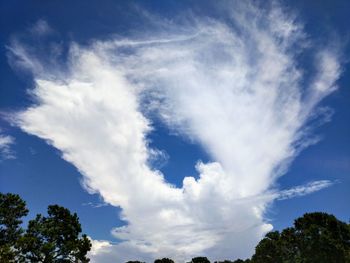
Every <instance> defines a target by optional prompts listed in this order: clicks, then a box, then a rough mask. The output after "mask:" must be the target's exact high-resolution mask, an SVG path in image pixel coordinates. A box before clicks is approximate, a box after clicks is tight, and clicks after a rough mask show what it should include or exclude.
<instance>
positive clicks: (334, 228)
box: [252, 212, 350, 263]
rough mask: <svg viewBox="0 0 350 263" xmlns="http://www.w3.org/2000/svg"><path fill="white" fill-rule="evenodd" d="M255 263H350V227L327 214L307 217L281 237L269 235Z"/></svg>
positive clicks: (259, 245)
mask: <svg viewBox="0 0 350 263" xmlns="http://www.w3.org/2000/svg"><path fill="white" fill-rule="evenodd" d="M252 262H254V263H260V262H261V263H262V262H264V263H268V262H271V263H272V262H285V263H292V262H293V263H294V262H295V263H316V262H327V263H346V262H350V225H348V224H346V223H344V222H341V221H339V220H338V219H336V218H335V217H334V216H333V215H329V214H326V213H320V212H316V213H309V214H305V215H304V216H303V217H300V218H298V219H296V220H295V221H294V227H290V228H286V229H284V230H283V231H282V233H281V234H280V233H279V232H278V231H275V232H270V233H268V234H266V236H265V238H264V239H263V240H261V241H260V242H259V244H258V245H257V246H256V249H255V254H254V255H253V257H252Z"/></svg>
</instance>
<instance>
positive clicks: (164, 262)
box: [154, 258, 175, 263]
mask: <svg viewBox="0 0 350 263" xmlns="http://www.w3.org/2000/svg"><path fill="white" fill-rule="evenodd" d="M154 263H175V262H174V261H173V260H172V259H170V258H162V259H156V260H155V261H154Z"/></svg>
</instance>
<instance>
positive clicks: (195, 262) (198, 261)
mask: <svg viewBox="0 0 350 263" xmlns="http://www.w3.org/2000/svg"><path fill="white" fill-rule="evenodd" d="M191 263H210V261H209V259H207V258H206V257H196V258H192V260H191Z"/></svg>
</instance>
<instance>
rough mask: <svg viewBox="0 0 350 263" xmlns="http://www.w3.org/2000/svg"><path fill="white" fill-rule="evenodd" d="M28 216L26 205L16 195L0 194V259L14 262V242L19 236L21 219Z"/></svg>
mask: <svg viewBox="0 0 350 263" xmlns="http://www.w3.org/2000/svg"><path fill="white" fill-rule="evenodd" d="M27 214H28V209H27V208H26V203H25V202H24V201H23V200H22V199H21V198H20V197H19V195H16V194H10V193H8V194H3V193H0V259H1V262H16V259H17V257H18V253H19V252H18V250H17V249H16V242H17V240H18V239H19V237H20V236H21V234H22V232H23V229H22V228H21V226H20V225H21V224H22V219H21V218H22V217H23V216H26V215H27Z"/></svg>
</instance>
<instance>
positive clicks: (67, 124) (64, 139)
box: [10, 2, 341, 262]
mask: <svg viewBox="0 0 350 263" xmlns="http://www.w3.org/2000/svg"><path fill="white" fill-rule="evenodd" d="M228 8H229V12H230V15H229V18H227V19H228V20H225V21H223V20H220V19H219V18H218V19H203V18H200V17H196V18H193V17H192V20H190V21H192V22H193V23H192V22H189V23H188V24H186V25H182V26H181V28H178V27H177V26H176V25H174V24H172V23H170V24H167V26H168V27H167V30H162V29H159V28H162V27H158V28H157V30H158V31H157V32H152V31H151V32H152V34H148V35H152V37H145V35H147V34H145V33H144V32H143V33H142V34H140V35H138V34H136V36H134V37H129V38H127V39H120V38H116V39H111V40H107V41H95V42H93V43H92V44H91V45H90V46H88V47H86V46H85V47H83V46H79V45H78V44H73V45H72V47H71V49H70V56H69V59H68V62H67V66H68V70H64V71H61V70H60V69H61V68H62V67H61V66H58V67H57V68H54V69H53V67H52V65H50V66H49V67H45V65H42V62H41V61H40V60H38V59H37V58H36V57H35V54H33V53H30V52H27V51H26V49H25V48H24V46H23V45H21V44H20V43H19V42H14V44H13V45H12V46H11V47H10V53H11V55H10V57H11V58H12V61H13V63H15V64H16V65H20V66H22V67H23V66H24V67H25V68H27V69H30V70H32V72H33V74H34V80H35V87H34V89H33V90H32V95H33V98H34V99H35V100H36V104H35V105H33V106H31V107H29V108H27V109H25V110H24V111H23V112H20V113H18V114H17V115H16V123H17V125H19V126H20V127H21V128H22V129H23V130H24V131H25V132H27V133H30V134H34V135H36V136H38V137H40V138H42V139H44V140H46V141H47V142H48V143H49V144H51V145H53V146H54V147H55V148H57V149H59V150H60V151H61V152H62V157H63V158H64V159H65V160H66V161H68V162H70V163H72V164H73V165H75V166H76V167H77V168H78V169H79V171H80V172H81V174H82V175H83V178H84V181H83V182H84V187H85V188H86V189H87V190H88V191H89V192H91V193H99V194H100V195H101V197H102V198H103V200H104V202H106V203H109V204H111V205H114V206H120V207H121V208H122V214H121V218H122V219H123V220H125V221H126V222H127V225H125V226H122V227H117V228H115V229H114V230H113V235H114V236H115V237H117V238H118V239H120V240H121V242H120V243H118V244H110V243H106V241H97V240H96V241H94V243H95V244H96V246H95V249H94V250H93V251H92V252H91V256H92V259H93V261H95V262H112V261H115V260H116V259H115V258H114V256H118V258H119V259H117V260H129V259H133V258H135V257H136V256H138V257H139V258H140V259H142V258H143V259H152V258H155V257H162V256H167V257H173V258H175V259H178V260H186V259H189V258H190V257H192V256H195V255H199V254H202V255H203V254H204V255H206V256H209V257H210V258H213V259H224V258H233V257H235V258H236V257H246V256H249V255H250V253H252V250H253V248H254V246H255V244H256V243H257V241H258V240H259V239H260V238H261V237H262V235H263V234H264V233H266V232H267V231H269V230H271V229H272V226H271V225H270V224H268V223H267V222H266V221H265V220H264V213H265V211H266V208H267V207H268V206H269V205H270V204H271V203H272V202H273V201H274V200H276V199H285V198H290V197H293V196H301V195H304V194H307V193H311V192H314V191H316V190H320V189H322V188H324V187H327V186H329V185H330V184H331V183H330V182H328V181H319V182H312V183H310V184H308V185H306V186H301V187H299V188H298V187H297V188H295V189H291V190H286V191H282V192H280V193H279V194H276V195H274V194H272V195H271V194H269V193H271V190H272V189H273V188H274V185H275V183H276V180H277V179H278V178H279V177H280V176H282V175H283V174H284V173H285V172H286V171H287V168H288V164H289V163H290V162H291V161H292V160H293V159H294V158H295V157H296V156H297V154H298V152H299V151H300V150H301V149H302V148H303V147H305V146H306V145H308V144H310V143H311V142H313V140H312V138H310V137H308V136H307V134H309V133H306V132H305V128H306V127H308V121H309V119H310V117H311V116H312V117H313V118H314V114H315V109H316V107H317V105H318V103H319V102H320V101H321V100H322V99H323V98H324V97H325V96H327V95H329V94H330V93H331V92H332V91H334V90H335V89H336V84H335V83H336V80H337V79H338V77H339V75H340V73H341V66H340V61H339V50H337V49H335V48H324V49H319V50H316V51H314V47H313V46H312V43H308V45H304V44H303V43H304V42H305V41H306V38H305V34H306V33H305V32H304V29H303V27H302V25H301V24H300V23H299V22H297V21H296V19H295V17H293V16H291V15H289V14H287V13H285V12H284V11H283V10H282V9H281V8H280V7H279V6H277V5H273V6H272V7H271V8H270V9H266V10H265V9H264V10H263V11H262V10H261V9H259V8H257V7H256V6H254V5H252V4H248V3H245V2H234V3H231V4H230V5H229V6H228ZM226 9H227V7H226ZM225 12H227V10H226V11H225ZM157 19H158V18H157ZM153 23H154V24H157V23H158V21H157V20H155V21H153ZM302 52H307V53H308V54H309V53H312V52H314V57H315V65H314V68H313V70H314V71H315V72H317V73H316V74H314V75H313V78H308V80H307V81H306V78H305V76H306V75H307V74H309V73H310V72H312V70H310V71H308V70H307V69H305V68H303V65H302V64H300V62H299V60H298V56H299V54H300V53H302ZM16 61H17V62H16ZM33 63H38V66H37V65H36V64H33ZM56 73H57V74H56ZM309 79H311V80H309ZM149 116H157V118H160V119H161V120H162V121H163V122H164V123H165V124H166V125H168V127H169V128H170V129H172V130H173V131H175V132H176V133H177V134H179V135H180V136H186V137H189V138H191V139H192V140H193V141H194V142H196V143H199V144H201V145H202V146H203V148H204V149H205V150H206V151H207V152H208V154H209V155H210V156H211V158H212V161H211V162H209V163H202V162H198V163H197V164H196V170H197V172H198V179H195V177H191V176H188V175H179V176H183V177H184V179H183V185H182V186H178V187H176V186H174V185H171V184H169V183H168V182H167V181H166V175H163V174H162V173H161V172H160V171H159V170H157V169H155V168H154V167H151V166H150V163H152V162H150V160H151V159H152V157H154V153H155V152H157V150H156V149H150V147H149V144H148V141H147V136H148V134H149V133H151V132H152V129H155V128H156V127H153V126H152V119H151V118H150V117H149ZM186 176H187V177H186ZM242 200H243V201H242ZM123 251H124V252H125V251H128V253H127V254H126V253H123Z"/></svg>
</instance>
